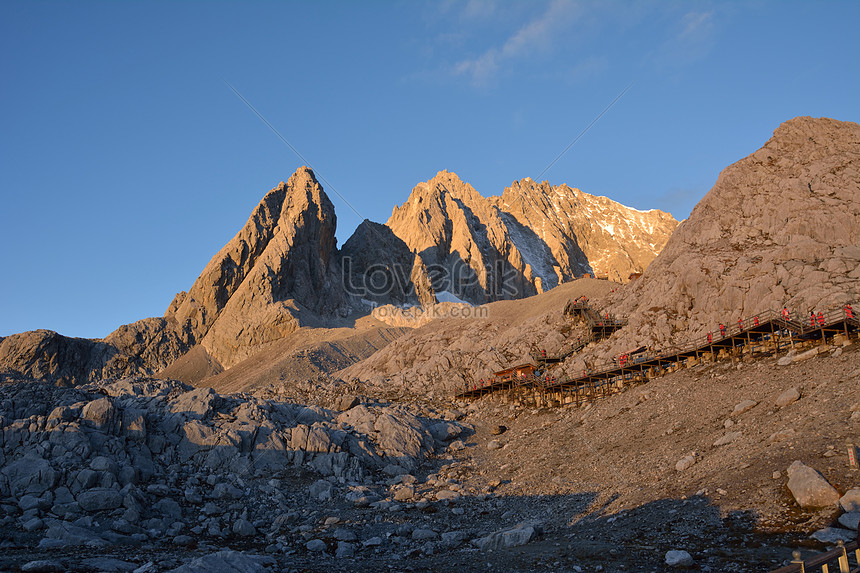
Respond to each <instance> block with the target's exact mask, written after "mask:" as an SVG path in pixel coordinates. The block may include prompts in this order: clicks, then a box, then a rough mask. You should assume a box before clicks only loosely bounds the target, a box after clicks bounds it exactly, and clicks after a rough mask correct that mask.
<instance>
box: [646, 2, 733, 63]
mask: <svg viewBox="0 0 860 573" xmlns="http://www.w3.org/2000/svg"><path fill="white" fill-rule="evenodd" d="M716 25H717V23H716V18H715V13H714V11H713V10H709V11H705V12H703V11H691V12H687V13H685V14H684V15H683V16H681V18H680V20H679V21H678V24H677V31H676V32H675V33H674V34H672V35H671V36H669V37H668V38H666V40H665V41H664V42H663V44H662V45H661V46H660V47H659V48H658V49H657V50H655V51H654V53H653V54H651V58H650V59H651V60H652V62H653V63H654V65H655V66H656V67H657V68H658V69H659V68H669V69H671V68H677V67H684V66H687V65H689V64H691V63H693V62H695V61H697V60H700V59H701V58H703V57H705V56H707V55H708V54H709V53H710V51H711V49H712V47H713V44H714V29H715V27H716Z"/></svg>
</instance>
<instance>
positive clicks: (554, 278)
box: [386, 171, 677, 304]
mask: <svg viewBox="0 0 860 573" xmlns="http://www.w3.org/2000/svg"><path fill="white" fill-rule="evenodd" d="M386 225H387V226H388V227H389V228H391V230H392V231H393V232H394V234H395V235H396V236H397V237H399V238H400V239H402V240H403V242H404V243H405V244H406V245H407V246H408V247H409V248H410V249H411V250H412V251H414V252H416V253H418V254H419V256H420V257H421V259H422V261H423V263H424V264H425V266H426V267H427V271H428V281H429V282H430V283H431V285H432V287H433V289H434V290H435V291H437V292H439V291H448V292H451V293H453V294H454V295H455V296H456V297H458V298H460V299H462V300H466V301H468V302H472V303H477V304H481V303H485V302H489V301H493V300H502V299H515V298H522V297H524V296H531V295H534V294H537V293H539V292H543V291H544V290H548V289H550V288H553V287H555V286H557V285H558V284H560V283H562V282H566V281H570V280H572V279H573V278H575V277H578V276H581V275H583V274H586V273H593V274H596V275H598V276H601V275H602V276H607V277H609V278H613V279H615V280H620V281H626V280H627V278H628V277H629V276H630V274H631V273H633V272H641V271H642V270H644V268H645V267H646V266H647V265H648V263H650V261H651V260H652V259H653V258H654V257H655V256H656V254H657V253H658V252H659V251H660V249H661V248H662V247H663V245H665V242H666V240H667V239H668V237H669V235H670V234H671V233H672V231H673V230H674V228H675V226H676V225H677V221H675V220H674V219H673V218H672V216H671V215H669V214H667V213H663V212H661V211H656V210H655V211H648V212H640V211H636V210H635V209H630V208H628V207H625V206H623V205H621V204H619V203H616V202H614V201H611V200H609V199H607V198H605V197H594V196H592V195H588V194H587V193H583V192H582V191H580V190H578V189H572V188H570V187H568V186H566V185H562V186H560V187H552V186H550V185H549V184H548V183H546V182H544V183H541V184H537V183H535V182H533V181H532V180H530V179H523V180H521V181H518V182H515V183H514V184H513V185H512V186H511V187H510V188H508V189H506V190H505V192H504V193H503V194H502V196H501V197H489V198H484V197H482V196H481V195H480V194H479V193H478V192H477V191H475V189H474V188H473V187H472V186H471V185H469V184H467V183H464V182H463V181H461V180H460V179H459V178H458V177H457V175H455V174H453V173H448V172H447V171H442V172H440V173H438V174H437V175H436V177H434V178H433V179H431V180H430V181H428V182H426V183H420V184H419V185H417V186H416V187H415V188H414V189H413V190H412V194H411V195H410V197H409V199H408V200H407V201H406V203H404V204H403V205H401V206H399V207H396V208H395V209H394V211H393V212H392V215H391V218H390V219H389V220H388V222H387V223H386Z"/></svg>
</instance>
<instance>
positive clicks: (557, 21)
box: [453, 0, 578, 86]
mask: <svg viewBox="0 0 860 573" xmlns="http://www.w3.org/2000/svg"><path fill="white" fill-rule="evenodd" d="M577 8H578V6H577V4H576V3H575V2H573V1H571V0H554V1H553V2H551V3H550V4H549V6H547V9H546V10H545V11H544V12H543V13H542V14H540V15H539V16H538V17H537V18H534V19H533V20H531V21H529V22H527V23H526V24H524V25H523V26H521V27H520V28H519V29H517V30H516V32H514V33H513V34H512V35H510V36H509V37H508V38H506V39H505V41H504V42H503V43H502V44H501V45H500V46H493V47H491V48H489V49H487V50H485V51H484V52H483V53H481V54H479V55H478V56H476V57H474V58H469V59H464V60H461V61H459V62H457V63H456V64H455V65H454V67H453V72H454V74H455V75H458V76H465V77H467V78H469V80H470V81H471V82H472V84H474V85H477V86H483V85H487V84H488V83H490V82H492V81H493V80H494V79H495V77H496V75H497V74H498V73H499V71H500V70H501V69H502V67H503V66H504V65H506V64H508V63H509V62H512V61H514V60H516V59H519V58H523V57H526V56H530V55H533V54H535V53H539V52H545V51H548V50H550V49H551V47H552V45H553V43H554V42H556V41H557V40H558V36H559V35H560V34H561V33H562V32H564V31H565V30H566V29H567V28H568V27H569V25H570V24H571V23H572V22H573V21H574V20H575V18H576V15H577Z"/></svg>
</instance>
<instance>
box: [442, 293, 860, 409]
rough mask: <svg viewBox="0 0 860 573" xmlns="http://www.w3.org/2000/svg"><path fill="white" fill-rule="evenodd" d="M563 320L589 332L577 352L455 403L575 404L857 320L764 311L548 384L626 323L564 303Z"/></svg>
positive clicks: (833, 313) (832, 331)
mask: <svg viewBox="0 0 860 573" xmlns="http://www.w3.org/2000/svg"><path fill="white" fill-rule="evenodd" d="M565 314H566V315H568V316H572V317H577V318H582V319H584V320H585V321H586V322H587V323H588V325H589V328H590V335H589V336H588V340H587V341H580V344H577V345H575V346H574V348H575V349H576V350H573V351H570V352H567V353H565V354H564V355H563V356H561V357H544V356H540V357H535V356H534V355H533V356H532V357H533V358H535V364H531V365H528V364H524V365H520V366H518V367H515V368H516V369H517V370H516V376H495V377H494V378H493V379H491V380H489V381H487V382H484V383H483V384H482V385H472V386H471V387H467V388H465V389H464V390H463V391H461V392H460V393H458V394H457V395H456V396H455V398H456V399H474V398H480V397H481V396H484V395H486V394H489V393H493V392H497V391H500V390H512V389H517V388H529V389H534V390H536V391H538V392H541V393H543V394H545V395H548V396H549V397H550V398H551V399H555V400H559V401H562V402H564V403H570V402H574V403H577V404H579V403H582V402H586V401H593V400H596V399H599V398H603V397H606V396H608V395H610V394H613V393H615V392H618V391H620V390H621V389H622V388H623V386H624V385H625V383H626V382H627V381H633V380H639V381H644V380H647V379H649V378H652V377H655V376H659V375H662V374H664V373H666V372H668V371H673V370H674V369H676V368H678V367H680V366H681V365H683V364H685V363H687V362H688V361H689V360H700V359H703V358H706V357H708V358H716V357H717V356H718V355H719V353H720V351H728V352H737V351H738V350H742V349H744V348H749V349H750V352H752V353H755V352H758V351H768V352H774V351H776V352H778V351H779V350H780V349H782V348H784V347H786V346H793V345H794V344H795V343H796V342H798V341H805V340H822V341H824V340H826V339H827V338H828V337H832V336H834V335H836V334H844V335H845V336H848V335H849V334H850V333H853V332H856V331H858V330H860V320H858V318H857V314H856V311H855V312H848V311H846V310H845V309H844V308H840V309H834V310H830V311H828V312H827V313H819V314H816V315H815V316H814V317H809V318H807V319H806V320H804V321H799V320H791V319H790V318H785V317H784V316H783V315H782V313H781V312H776V311H767V312H764V313H762V314H759V315H756V316H751V317H749V318H746V319H743V320H739V321H738V322H737V323H735V324H730V325H725V326H723V325H721V327H720V328H719V329H718V330H717V331H716V332H712V333H708V334H706V335H704V336H701V337H699V338H697V339H694V340H691V341H689V342H688V343H686V344H683V345H679V346H673V347H668V348H664V349H661V350H660V351H649V350H647V349H646V350H643V351H642V352H637V353H635V354H630V355H624V356H621V357H619V358H617V359H615V360H613V361H612V362H606V363H603V364H599V365H596V366H594V367H592V368H588V369H586V370H584V371H583V372H582V373H581V374H580V375H578V376H565V377H564V378H561V379H558V380H555V379H549V380H547V379H546V378H545V377H543V376H541V375H539V374H538V373H540V372H541V371H542V370H545V368H546V366H547V365H549V364H554V363H558V362H561V361H563V359H564V358H567V357H568V356H569V355H571V354H573V353H574V352H578V351H579V350H581V349H582V348H584V347H585V345H586V344H588V342H591V341H592V340H599V339H601V338H604V337H606V336H609V335H610V334H611V333H612V332H615V331H616V330H618V329H620V328H622V327H623V326H624V325H626V324H627V320H626V319H623V318H619V317H615V316H612V315H608V314H607V315H604V316H602V317H601V315H600V314H599V313H597V312H596V311H594V310H593V309H591V308H590V307H588V304H587V302H576V303H573V302H572V303H568V305H567V307H565ZM529 366H530V367H531V368H529ZM502 372H507V371H502Z"/></svg>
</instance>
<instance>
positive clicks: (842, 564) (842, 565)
mask: <svg viewBox="0 0 860 573" xmlns="http://www.w3.org/2000/svg"><path fill="white" fill-rule="evenodd" d="M838 543H839V549H841V550H842V555H840V556H839V573H849V571H850V570H851V568H850V567H849V566H848V551H847V550H846V549H845V542H843V541H842V540H841V539H840V540H839V541H838Z"/></svg>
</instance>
